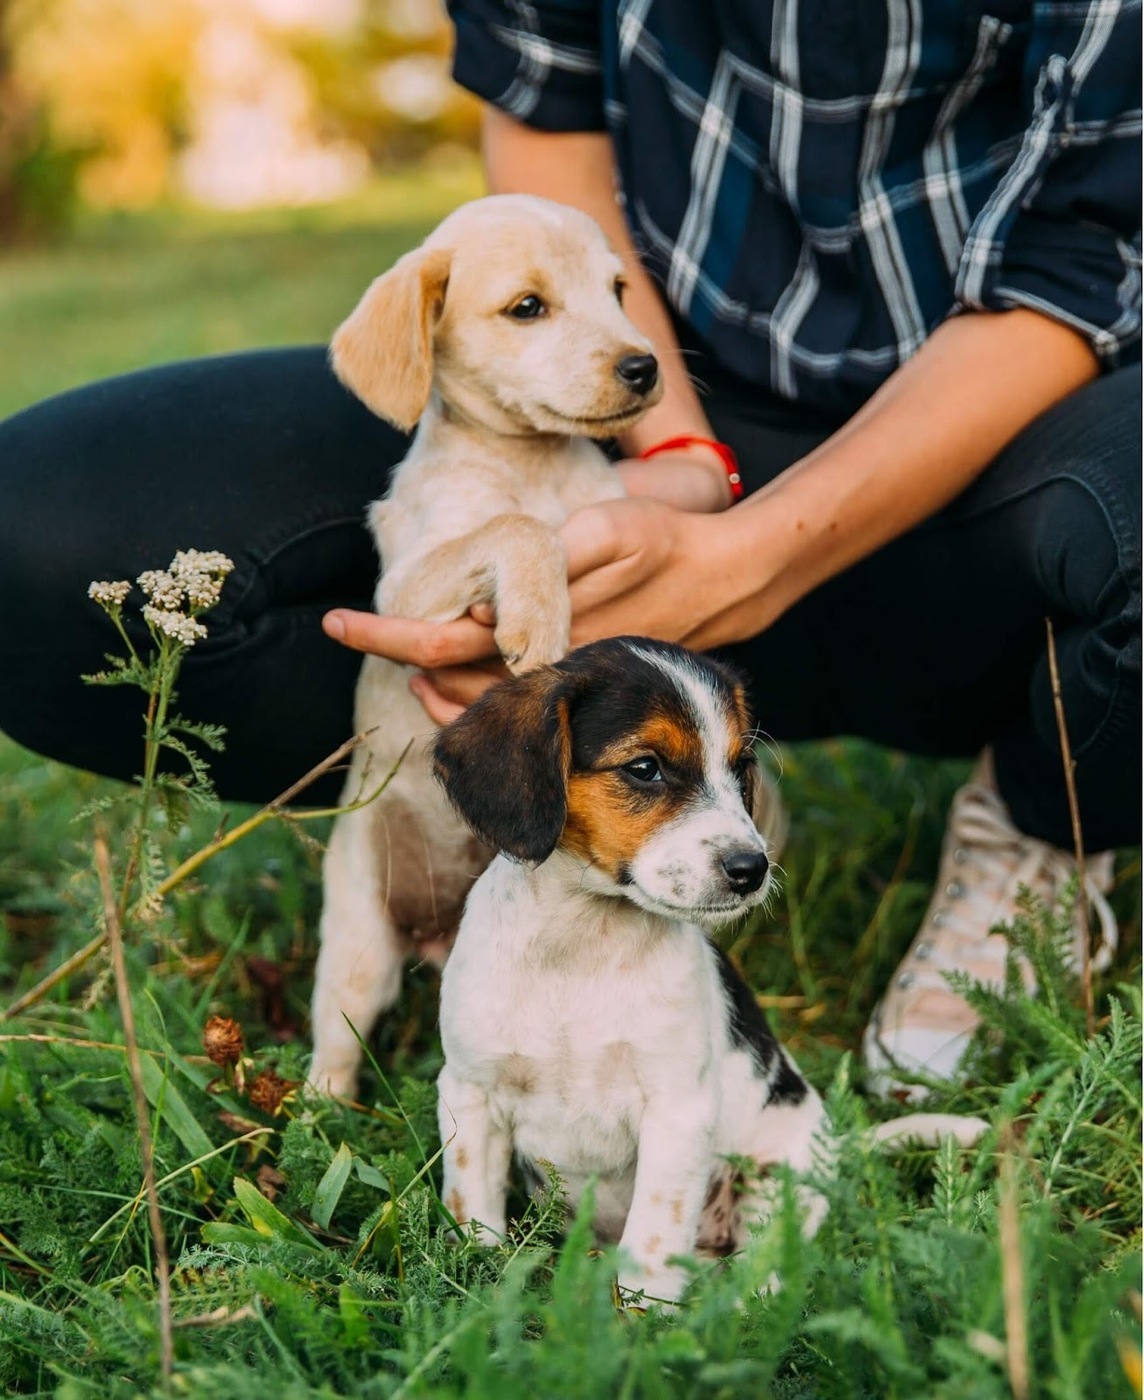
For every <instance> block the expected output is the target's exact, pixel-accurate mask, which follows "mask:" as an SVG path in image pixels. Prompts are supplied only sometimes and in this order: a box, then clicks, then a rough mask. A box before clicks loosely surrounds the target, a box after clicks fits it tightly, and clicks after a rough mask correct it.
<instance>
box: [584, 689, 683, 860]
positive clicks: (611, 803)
mask: <svg viewBox="0 0 1144 1400" xmlns="http://www.w3.org/2000/svg"><path fill="white" fill-rule="evenodd" d="M643 757H655V758H656V759H657V760H659V761H660V762H661V763H662V764H663V765H664V766H665V767H666V768H667V770H668V777H667V779H666V780H665V781H664V782H661V783H649V784H647V785H643V786H637V785H636V784H634V783H633V782H632V781H630V780H629V778H628V777H627V775H626V774H624V773H623V772H621V771H618V770H620V769H622V767H623V765H624V764H625V763H631V762H632V761H633V760H634V759H637V758H643ZM702 775H703V743H702V740H701V738H700V736H699V735H698V734H697V733H696V732H695V730H694V729H693V728H692V727H690V726H688V725H685V724H683V723H681V722H680V721H679V720H677V719H675V718H674V717H673V716H671V715H666V714H654V713H653V714H650V715H648V716H647V718H646V719H645V720H644V721H643V722H642V723H641V724H640V725H639V727H638V728H636V729H633V730H631V731H630V732H628V733H626V734H623V735H621V736H620V737H618V738H617V739H616V740H615V741H614V742H612V743H610V744H608V745H607V746H605V747H604V748H603V749H602V750H601V751H600V753H599V755H598V756H597V757H596V759H595V760H594V764H593V768H592V770H591V771H590V772H585V773H573V774H572V775H571V777H570V778H569V780H568V818H567V821H566V822H565V826H564V834H563V836H562V838H561V844H562V845H563V846H564V848H565V849H566V850H569V851H571V852H572V853H573V854H574V855H577V856H579V857H580V858H581V859H582V860H586V861H590V862H591V863H592V864H593V865H596V866H598V867H599V868H600V869H601V870H603V871H605V872H606V873H607V874H608V875H610V876H611V877H612V879H614V880H622V878H623V872H624V871H625V870H626V869H627V867H628V866H630V865H631V863H632V861H633V860H634V859H635V858H636V856H637V855H638V854H639V852H640V850H641V849H642V848H643V846H644V845H645V843H646V842H647V841H648V840H649V839H650V837H651V836H652V835H653V834H654V833H655V832H656V831H657V830H658V829H659V828H660V827H661V826H663V825H664V823H665V822H668V821H670V820H672V818H673V817H675V816H676V815H677V814H678V813H679V811H680V810H681V808H682V807H684V806H685V805H686V803H687V801H688V800H689V799H690V797H691V796H692V794H693V791H694V787H695V786H696V785H697V784H698V782H699V781H701V779H702Z"/></svg>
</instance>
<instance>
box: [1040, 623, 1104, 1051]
mask: <svg viewBox="0 0 1144 1400" xmlns="http://www.w3.org/2000/svg"><path fill="white" fill-rule="evenodd" d="M1045 635H1046V637H1047V638H1048V643H1049V680H1050V683H1051V685H1052V690H1053V709H1054V710H1055V711H1056V716H1057V733H1058V734H1059V735H1060V741H1061V762H1062V763H1063V764H1064V767H1065V791H1066V792H1067V793H1068V799H1069V819H1070V820H1071V822H1072V835H1073V854H1074V855H1075V857H1076V869H1077V879H1078V881H1079V888H1078V890H1077V899H1076V908H1077V920H1078V922H1079V924H1080V943H1081V985H1082V986H1083V988H1084V1025H1085V1030H1086V1031H1087V1033H1088V1036H1089V1039H1091V1038H1092V1036H1093V1034H1094V1033H1095V1030H1096V1014H1095V1011H1094V1009H1093V999H1092V947H1091V944H1092V933H1091V930H1090V926H1089V918H1088V894H1087V891H1086V890H1085V863H1084V837H1083V835H1082V833H1081V829H1080V803H1079V802H1078V801H1077V796H1076V764H1075V762H1074V761H1073V756H1072V746H1071V745H1070V743H1069V731H1068V726H1067V725H1066V724H1065V705H1064V700H1063V699H1062V697H1061V673H1060V671H1058V670H1057V641H1056V636H1055V634H1054V632H1053V623H1052V619H1051V618H1048V617H1046V618H1045Z"/></svg>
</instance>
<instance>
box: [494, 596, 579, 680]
mask: <svg viewBox="0 0 1144 1400" xmlns="http://www.w3.org/2000/svg"><path fill="white" fill-rule="evenodd" d="M568 630H569V619H568V614H567V610H564V611H563V613H562V615H561V616H556V617H553V616H549V617H541V616H538V615H537V614H536V613H535V612H534V613H533V614H532V615H531V616H527V617H516V616H513V615H511V614H510V615H508V616H505V617H502V618H501V619H500V620H499V621H498V623H497V627H496V631H495V632H494V633H493V637H494V639H495V641H496V644H497V650H498V651H499V652H500V654H501V656H502V657H503V658H504V662H505V665H506V666H507V667H508V669H509V670H510V671H511V672H512V673H513V675H514V676H519V675H521V674H522V673H523V672H525V671H534V670H535V669H536V668H537V667H538V666H551V665H552V663H553V662H554V661H559V660H560V658H561V657H562V656H563V655H564V654H565V653H566V652H567V650H568Z"/></svg>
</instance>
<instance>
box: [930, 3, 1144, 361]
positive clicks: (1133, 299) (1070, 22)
mask: <svg viewBox="0 0 1144 1400" xmlns="http://www.w3.org/2000/svg"><path fill="white" fill-rule="evenodd" d="M1140 43H1141V33H1140V3H1139V0H1128V2H1127V3H1115V0H1096V3H1089V4H1078V3H1075V0H1065V3H1046V0H1035V3H1034V5H1033V21H1032V27H1031V31H1030V37H1029V44H1028V48H1027V50H1026V54H1025V65H1024V74H1023V89H1022V97H1023V101H1024V105H1025V108H1026V111H1027V114H1028V126H1027V127H1026V129H1025V132H1024V135H1023V137H1022V139H1021V144H1020V146H1019V148H1018V151H1017V155H1016V158H1015V159H1014V161H1013V164H1012V165H1011V166H1010V167H1009V170H1008V171H1007V173H1006V175H1005V177H1004V179H1003V180H1002V181H1001V183H1000V184H999V185H998V186H997V188H996V189H995V190H994V191H993V194H992V195H991V196H990V198H989V199H988V201H987V202H986V204H985V207H984V208H983V209H982V211H981V213H980V214H979V215H978V217H977V218H976V220H975V221H974V223H973V225H972V227H971V228H970V231H969V236H968V238H967V240H966V244H965V248H964V250H963V253H962V257H961V264H960V267H959V269H958V276H957V301H958V304H959V305H960V306H962V307H969V308H972V309H975V310H991V311H1003V310H1008V309H1010V308H1012V307H1015V306H1027V307H1032V308H1034V309H1036V310H1038V311H1041V312H1043V313H1044V314H1045V315H1046V316H1050V317H1052V318H1053V319H1054V320H1057V321H1061V322H1063V323H1064V324H1066V325H1069V326H1072V327H1073V329H1075V330H1077V331H1079V332H1080V334H1081V335H1083V336H1084V337H1085V338H1086V339H1087V340H1088V342H1089V343H1090V345H1091V346H1092V348H1093V350H1094V351H1095V352H1096V354H1097V356H1098V358H1099V359H1100V361H1101V364H1102V366H1103V367H1104V368H1106V369H1110V368H1113V367H1115V366H1116V365H1119V364H1125V363H1129V362H1131V361H1133V360H1137V359H1139V357H1140V81H1141V79H1140Z"/></svg>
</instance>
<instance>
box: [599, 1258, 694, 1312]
mask: <svg viewBox="0 0 1144 1400" xmlns="http://www.w3.org/2000/svg"><path fill="white" fill-rule="evenodd" d="M690 1277H691V1276H690V1274H688V1272H687V1270H686V1269H670V1268H659V1269H625V1270H624V1271H623V1272H622V1273H621V1274H620V1276H619V1278H618V1280H617V1286H618V1289H619V1297H620V1306H621V1307H622V1308H624V1309H625V1310H628V1309H631V1310H633V1311H639V1312H646V1311H647V1309H648V1308H662V1309H674V1308H676V1307H678V1305H679V1300H680V1298H681V1297H682V1296H683V1292H684V1289H686V1287H687V1285H688V1282H689V1281H690Z"/></svg>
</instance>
